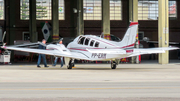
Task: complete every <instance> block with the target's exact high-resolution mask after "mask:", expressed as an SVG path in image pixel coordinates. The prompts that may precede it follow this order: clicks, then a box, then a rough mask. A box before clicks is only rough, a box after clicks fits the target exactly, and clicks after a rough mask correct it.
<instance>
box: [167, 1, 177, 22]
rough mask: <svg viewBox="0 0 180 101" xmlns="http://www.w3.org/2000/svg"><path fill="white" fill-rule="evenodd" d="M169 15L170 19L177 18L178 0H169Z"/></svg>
mask: <svg viewBox="0 0 180 101" xmlns="http://www.w3.org/2000/svg"><path fill="white" fill-rule="evenodd" d="M169 17H170V19H176V18H177V4H176V0H173V1H169Z"/></svg>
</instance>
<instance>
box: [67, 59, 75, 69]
mask: <svg viewBox="0 0 180 101" xmlns="http://www.w3.org/2000/svg"><path fill="white" fill-rule="evenodd" d="M72 67H74V60H73V59H71V60H70V61H69V64H68V66H67V69H72Z"/></svg>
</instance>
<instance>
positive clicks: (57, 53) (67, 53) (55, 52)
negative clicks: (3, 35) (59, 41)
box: [1, 46, 89, 60]
mask: <svg viewBox="0 0 180 101" xmlns="http://www.w3.org/2000/svg"><path fill="white" fill-rule="evenodd" d="M1 48H4V49H9V50H16V51H22V52H30V53H38V54H46V55H53V56H59V57H61V56H63V57H69V58H74V59H85V60H88V59H89V58H88V57H87V56H86V55H84V54H81V53H77V52H70V51H65V52H63V51H62V52H60V51H58V50H43V49H33V48H20V47H13V46H2V47H1Z"/></svg>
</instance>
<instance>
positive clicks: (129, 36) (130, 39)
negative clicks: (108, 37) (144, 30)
mask: <svg viewBox="0 0 180 101" xmlns="http://www.w3.org/2000/svg"><path fill="white" fill-rule="evenodd" d="M137 28H138V22H131V24H130V26H129V28H128V30H127V31H126V34H125V35H124V37H123V39H122V41H121V42H120V47H132V46H133V47H134V43H135V41H136V35H137Z"/></svg>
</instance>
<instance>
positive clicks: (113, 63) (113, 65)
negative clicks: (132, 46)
mask: <svg viewBox="0 0 180 101" xmlns="http://www.w3.org/2000/svg"><path fill="white" fill-rule="evenodd" d="M116 66H117V63H116V62H115V61H112V62H111V69H116Z"/></svg>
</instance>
